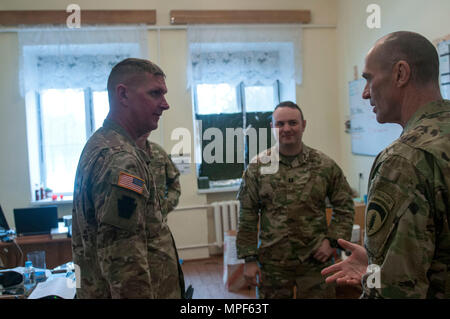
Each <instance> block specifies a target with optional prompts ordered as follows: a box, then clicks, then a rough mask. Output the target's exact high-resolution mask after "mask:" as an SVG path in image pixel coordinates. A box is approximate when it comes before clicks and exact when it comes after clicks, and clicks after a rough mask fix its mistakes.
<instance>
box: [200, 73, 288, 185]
mask: <svg viewBox="0 0 450 319" xmlns="http://www.w3.org/2000/svg"><path fill="white" fill-rule="evenodd" d="M194 96H195V101H194V105H195V109H196V112H195V114H196V116H195V119H196V123H197V125H198V126H199V127H200V129H201V132H199V134H201V136H202V137H203V139H202V145H196V147H197V148H199V149H198V150H197V152H200V153H201V154H202V159H203V160H202V163H201V164H200V165H199V167H198V176H199V177H208V179H209V180H210V181H211V182H212V184H213V185H214V184H215V185H218V184H220V183H221V182H222V184H226V183H229V180H233V179H239V178H241V176H242V173H243V171H244V169H245V167H246V165H247V164H248V162H249V160H250V159H251V158H250V157H253V156H255V155H256V154H250V153H251V152H250V151H249V150H250V144H251V143H254V144H256V145H261V144H262V145H264V146H265V148H268V147H270V146H271V135H270V125H269V123H270V115H271V114H272V110H273V108H274V106H275V105H276V104H278V103H279V84H278V82H277V81H276V82H275V83H274V85H271V86H269V85H259V86H258V85H252V86H246V85H244V84H243V83H240V84H239V85H237V86H233V85H230V84H227V83H221V84H198V85H196V86H195V92H194ZM246 128H253V129H255V130H256V132H259V129H264V130H266V133H267V134H266V135H265V136H264V137H263V138H264V139H265V140H264V141H261V140H260V136H258V135H257V136H256V140H250V137H251V135H245V134H244V131H245V129H246ZM211 129H212V130H214V129H215V130H218V131H216V132H217V134H216V135H221V137H218V136H214V141H216V142H217V139H220V141H222V143H215V142H214V141H211V140H212V138H211V139H210V138H208V131H210V130H211ZM219 132H220V133H219ZM205 137H207V138H205ZM218 181H221V182H218Z"/></svg>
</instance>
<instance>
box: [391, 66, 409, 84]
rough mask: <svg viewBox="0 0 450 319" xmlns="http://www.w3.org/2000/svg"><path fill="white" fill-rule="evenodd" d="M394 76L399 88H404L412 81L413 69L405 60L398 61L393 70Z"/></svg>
mask: <svg viewBox="0 0 450 319" xmlns="http://www.w3.org/2000/svg"><path fill="white" fill-rule="evenodd" d="M393 75H394V80H395V84H396V86H397V87H403V86H405V85H406V84H408V82H409V81H410V80H411V67H410V66H409V64H408V62H406V61H404V60H400V61H398V62H397V63H396V64H395V65H394V68H393Z"/></svg>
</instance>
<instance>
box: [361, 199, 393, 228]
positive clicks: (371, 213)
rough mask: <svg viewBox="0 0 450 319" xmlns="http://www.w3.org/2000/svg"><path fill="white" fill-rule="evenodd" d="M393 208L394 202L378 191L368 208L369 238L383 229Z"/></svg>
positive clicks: (367, 224)
mask: <svg viewBox="0 0 450 319" xmlns="http://www.w3.org/2000/svg"><path fill="white" fill-rule="evenodd" d="M392 207H394V200H393V199H392V198H391V197H390V196H389V195H388V194H386V193H384V192H382V191H378V192H377V193H376V195H375V197H374V198H372V199H371V200H370V203H369V206H368V207H367V215H366V230H367V236H372V235H374V234H375V233H376V232H378V231H379V230H380V229H381V227H382V226H383V224H384V222H385V221H386V219H387V217H388V214H389V212H390V211H391V209H392Z"/></svg>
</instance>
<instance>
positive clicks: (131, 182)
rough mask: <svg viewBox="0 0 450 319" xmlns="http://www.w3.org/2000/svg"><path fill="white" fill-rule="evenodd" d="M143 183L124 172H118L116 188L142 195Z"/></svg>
mask: <svg viewBox="0 0 450 319" xmlns="http://www.w3.org/2000/svg"><path fill="white" fill-rule="evenodd" d="M144 183H145V181H144V180H143V179H140V178H139V177H136V176H133V175H130V174H127V173H125V172H120V174H119V180H118V182H117V186H120V187H123V188H126V189H129V190H132V191H133V192H136V193H138V194H142V192H143V191H144Z"/></svg>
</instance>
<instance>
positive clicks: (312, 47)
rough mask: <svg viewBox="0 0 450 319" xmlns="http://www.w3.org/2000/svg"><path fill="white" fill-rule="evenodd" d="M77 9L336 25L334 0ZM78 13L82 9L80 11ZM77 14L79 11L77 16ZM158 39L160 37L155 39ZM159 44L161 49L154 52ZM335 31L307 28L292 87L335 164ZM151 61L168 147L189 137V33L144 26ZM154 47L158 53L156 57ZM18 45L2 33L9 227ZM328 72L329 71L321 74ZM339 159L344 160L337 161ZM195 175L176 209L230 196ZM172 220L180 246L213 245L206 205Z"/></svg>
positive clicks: (18, 137)
mask: <svg viewBox="0 0 450 319" xmlns="http://www.w3.org/2000/svg"><path fill="white" fill-rule="evenodd" d="M75 2H76V3H77V4H79V5H80V7H81V9H82V10H83V9H99V10H100V9H102V10H113V9H129V10H132V9H156V10H157V25H161V26H163V25H169V11H170V10H173V9H204V10H208V9H223V10H227V9H228V10H231V9H241V10H245V9H253V10H289V9H309V10H311V12H312V24H320V25H336V23H337V5H338V2H336V1H334V0H279V1H276V2H274V1H273V0H247V1H242V0H229V1H221V2H219V1H210V0H190V1H185V0H171V1H162V0H160V1H156V0H153V1H152V0H150V1H149V0H129V1H127V2H126V4H125V3H124V2H123V1H118V0H114V1H111V0H97V1H90V0H77V1H75ZM70 3H73V1H61V0H40V1H33V0H15V1H8V2H6V1H2V2H0V10H63V9H65V8H66V6H67V5H68V4H70ZM81 14H82V13H81ZM81 17H82V16H81ZM158 39H160V41H158ZM158 48H159V50H158ZM335 48H336V29H335V28H333V27H331V28H315V29H305V30H304V34H303V54H304V55H303V66H304V78H303V84H302V86H297V102H298V103H299V104H300V105H301V106H302V107H303V109H304V113H305V116H306V118H307V120H308V127H307V130H306V133H305V135H304V138H305V142H306V143H307V144H308V145H310V146H312V147H315V148H318V149H320V150H322V151H324V152H326V153H327V154H329V155H330V156H331V157H333V158H336V160H337V161H338V162H340V157H341V149H340V146H339V143H336V142H335V140H333V139H332V138H324V136H337V134H338V132H337V130H338V129H339V127H340V123H338V122H336V120H335V119H336V118H338V116H339V110H338V108H336V100H337V96H338V92H337V89H336V86H335V82H336V73H337V64H338V63H337V62H338V61H337V57H336V55H335V53H334V51H335ZM149 49H150V58H151V59H152V60H153V61H155V62H157V63H159V65H160V66H161V67H162V68H163V70H164V71H165V73H166V75H167V78H166V83H167V86H168V90H169V92H168V94H167V99H168V101H169V103H170V105H171V108H170V110H168V111H167V112H165V113H164V116H163V117H162V119H161V120H160V125H159V129H158V130H157V131H155V132H153V133H152V135H151V139H153V140H155V141H157V142H160V143H161V144H162V145H163V146H164V147H165V148H166V150H169V151H170V149H171V148H172V146H173V145H174V144H175V141H171V140H170V134H171V132H172V130H173V129H175V128H177V127H186V128H188V129H189V130H190V132H191V134H192V137H193V131H192V129H193V121H192V118H193V117H192V105H191V95H190V92H189V91H187V90H186V72H185V65H186V31H185V30H161V31H160V33H159V36H158V33H157V31H149ZM158 52H159V55H158ZM17 54H18V48H17V35H16V33H13V32H11V33H0V56H2V64H1V71H2V72H0V96H2V99H1V100H0V133H2V137H3V138H2V139H1V140H0V149H1V153H0V176H1V179H0V204H1V205H2V207H3V208H4V211H5V213H6V215H7V219H8V222H9V223H10V224H11V225H13V216H12V210H13V208H18V207H28V206H29V205H30V201H31V190H30V185H29V169H28V167H29V165H28V153H27V149H28V147H27V139H26V132H25V128H26V120H25V103H24V100H23V98H22V97H20V94H19V88H18V80H17V77H18V57H17ZM324 75H326V76H324ZM341 164H342V163H341ZM191 168H192V169H191V171H192V174H190V175H185V176H182V178H181V185H182V196H181V198H180V204H179V206H180V207H185V206H198V205H204V204H207V203H210V202H212V201H215V200H223V199H230V198H234V197H235V196H236V194H235V193H224V194H214V195H199V194H197V185H196V176H195V169H194V166H192V167H191ZM59 213H60V215H66V214H70V213H71V205H64V206H61V207H60V209H59ZM169 225H170V227H171V229H172V231H173V233H174V237H175V240H176V242H177V245H178V246H179V247H182V246H190V245H199V244H207V243H208V242H214V228H213V225H212V219H211V216H209V217H208V214H207V212H206V211H205V210H193V211H188V212H174V213H172V214H171V215H170V216H169ZM208 254H209V249H207V248H201V249H193V250H192V249H188V250H183V251H182V252H181V253H180V255H181V258H186V259H188V258H203V257H207V256H208Z"/></svg>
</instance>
